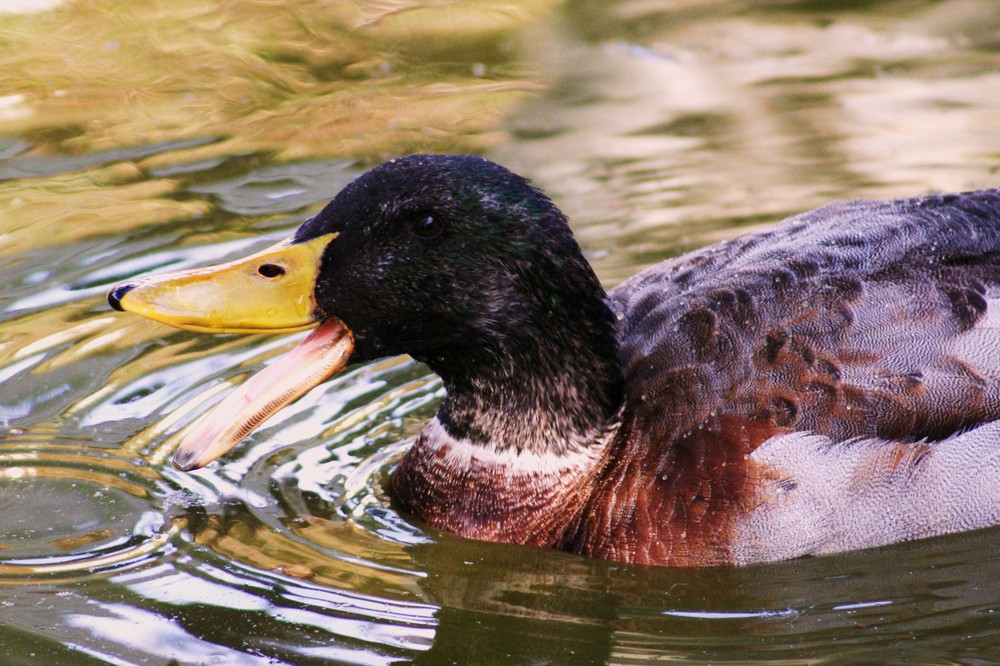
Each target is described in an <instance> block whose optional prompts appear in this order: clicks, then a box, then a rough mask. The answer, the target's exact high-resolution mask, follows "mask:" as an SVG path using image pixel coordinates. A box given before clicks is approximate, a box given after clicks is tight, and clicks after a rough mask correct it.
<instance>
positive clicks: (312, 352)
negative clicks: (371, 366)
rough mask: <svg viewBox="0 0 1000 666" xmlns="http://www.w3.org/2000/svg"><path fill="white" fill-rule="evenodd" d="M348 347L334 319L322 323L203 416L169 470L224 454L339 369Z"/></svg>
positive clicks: (188, 467)
mask: <svg viewBox="0 0 1000 666" xmlns="http://www.w3.org/2000/svg"><path fill="white" fill-rule="evenodd" d="M353 349H354V338H353V336H352V335H351V332H350V330H349V329H348V328H347V327H346V326H344V325H343V324H341V323H340V322H339V321H337V320H335V319H329V320H327V321H325V322H323V323H322V324H321V325H320V327H319V328H317V329H316V330H315V331H313V332H312V333H310V334H309V337H307V338H306V339H305V340H303V341H302V342H300V343H299V344H298V346H297V347H295V349H293V350H292V351H290V352H288V353H287V354H285V355H284V356H282V357H281V358H279V359H278V360H277V361H275V362H274V363H272V364H271V365H269V366H267V367H266V368H264V369H263V370H261V371H260V372H258V373H257V374H256V375H254V376H253V377H251V378H250V379H249V380H247V381H246V382H245V383H244V384H243V385H242V386H240V387H239V388H237V389H236V390H235V391H233V392H232V393H230V394H229V395H228V396H227V397H226V398H225V400H223V401H222V402H220V403H219V404H218V405H216V406H215V408H214V409H212V411H210V412H209V413H208V414H206V415H205V416H204V417H203V418H202V420H201V421H200V422H199V423H198V424H197V425H196V426H195V427H194V430H192V431H191V432H190V433H189V434H188V435H187V436H186V437H185V438H184V441H183V442H181V445H180V447H178V449H177V452H176V453H175V454H174V459H173V464H174V467H176V468H177V469H179V470H182V471H185V472H187V471H190V470H193V469H198V468H199V467H204V466H205V465H207V464H208V463H210V462H212V461H213V460H215V459H216V458H218V457H219V456H221V455H222V454H224V453H226V452H227V451H229V449H231V448H233V447H234V446H236V445H237V444H238V443H239V442H241V441H242V440H243V439H244V438H246V437H247V436H248V435H250V433H252V432H253V431H254V430H256V429H257V427H258V426H260V425H261V424H262V423H263V422H264V421H266V420H267V419H268V418H270V417H271V416H272V415H273V414H275V413H276V412H277V411H278V410H280V409H281V408H282V407H284V406H285V405H287V404H288V403H290V402H292V401H293V400H295V399H296V398H298V397H299V396H301V395H302V394H303V393H305V392H306V391H308V390H309V389H311V388H312V387H314V386H316V385H317V384H319V383H320V382H322V381H323V380H324V379H326V378H327V377H330V376H331V375H333V374H334V373H336V372H337V371H339V370H340V369H341V368H343V367H344V365H346V364H347V359H348V358H349V357H350V355H351V352H352V351H353Z"/></svg>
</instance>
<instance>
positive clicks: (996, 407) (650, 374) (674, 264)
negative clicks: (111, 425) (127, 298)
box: [113, 156, 1000, 566]
mask: <svg viewBox="0 0 1000 666" xmlns="http://www.w3.org/2000/svg"><path fill="white" fill-rule="evenodd" d="M424 217H426V219H428V220H433V221H434V222H435V224H438V225H439V226H440V227H441V229H443V231H442V230H441V229H437V228H434V229H430V228H429V226H428V225H427V224H425V223H424V224H423V226H421V224H422V223H421V222H420V221H421V220H423V219H424ZM414 220H417V223H416V224H414ZM428 231H431V232H433V233H426V234H425V232H428ZM411 232H412V233H411ZM323 234H327V235H330V234H335V235H334V238H336V240H335V241H330V242H329V245H328V246H326V247H325V249H324V250H323V255H322V261H321V265H320V267H319V269H318V270H319V275H318V277H317V279H316V281H315V285H316V286H315V289H314V299H315V306H316V307H315V316H316V318H317V319H327V318H329V317H334V316H335V317H337V318H338V319H339V320H341V321H343V323H344V325H346V327H347V328H349V329H350V330H351V331H352V332H353V335H354V341H355V344H356V358H357V359H358V360H366V359H369V358H376V357H379V356H384V355H389V354H398V353H410V354H411V355H413V356H414V357H416V358H418V359H420V360H422V361H424V362H426V363H427V364H428V365H429V366H430V367H431V368H432V369H433V370H434V371H435V372H437V373H438V374H440V375H441V376H442V378H443V380H444V383H445V387H446V390H447V397H446V398H445V400H444V402H443V404H442V406H441V409H440V411H439V413H438V415H437V417H435V419H434V420H433V421H431V423H429V424H428V425H427V427H426V428H425V429H424V431H423V432H422V433H421V435H420V436H419V437H418V438H417V440H416V442H415V444H414V446H413V447H412V449H411V450H410V451H409V452H408V453H407V454H406V456H405V458H404V459H403V460H402V462H401V463H400V464H399V466H398V468H397V470H396V471H395V473H394V475H393V480H392V488H393V494H394V496H395V497H396V498H397V500H398V501H399V503H400V505H401V507H402V508H403V509H404V510H406V511H408V512H409V513H411V514H412V515H414V516H415V517H416V518H417V519H419V520H421V521H423V522H425V523H427V524H429V525H432V526H434V527H437V528H440V529H443V530H447V531H450V532H454V533H456V534H460V535H464V536H468V537H472V538H478V539H487V540H494V541H505V542H514V543H523V544H533V545H539V546H547V547H554V548H561V549H566V550H570V551H573V552H577V553H581V554H586V555H592V556H597V557H602V558H606V559H612V560H620V561H627V562H637V563H646V564H661V565H686V566H694V565H711V564H747V563H751V562H761V561H769V560H776V559H783V558H788V557H795V556H799V555H805V554H819V553H830V552H836V551H841V550H848V549H854V548H864V547H871V546H877V545H883V544H887V543H892V542H895V541H901V540H906V539H913V538H919V537H924V536H931V535H935V534H943V533H947V532H954V531H959V530H964V529H972V528H976V527H983V526H987V525H992V524H996V523H1000V353H998V352H1000V314H998V313H1000V300H998V299H1000V191H984V192H977V193H969V194H964V195H955V196H949V197H928V198H924V199H913V200H906V201H896V202H890V203H878V202H851V203H844V204H835V205H831V206H827V207H825V208H822V209H819V210H817V211H814V212H812V213H808V214H805V215H802V216H799V217H796V218H792V219H790V220H787V221H785V222H784V223H781V224H779V225H777V226H775V227H773V228H772V229H771V230H769V231H766V232H763V233H758V234H753V235H749V236H745V237H743V238H740V239H737V240H735V241H731V242H728V243H722V244H719V245H716V246H713V247H711V248H708V249H705V250H701V251H698V252H695V253H692V254H689V255H686V256H683V257H680V258H677V259H674V260H671V261H668V262H665V263H663V264H660V265H658V266H654V267H652V268H650V269H647V270H646V271H643V272H642V273H640V274H638V275H636V276H635V277H633V278H632V279H630V280H628V281H627V282H625V283H624V284H622V285H619V286H618V287H616V288H615V289H613V290H612V291H611V292H610V293H608V294H607V295H605V294H604V292H603V291H602V290H601V288H600V285H599V283H598V282H597V280H596V278H595V277H594V275H593V272H592V271H591V269H590V268H589V266H588V265H587V264H586V262H585V261H584V260H583V258H582V255H581V254H580V252H579V249H578V248H577V246H576V244H575V242H574V241H573V240H572V237H571V235H570V233H569V230H568V227H567V226H566V224H565V220H564V219H563V217H562V215H561V214H560V213H559V212H558V210H556V209H555V207H554V206H552V204H551V203H550V202H549V201H548V200H547V199H546V198H545V197H544V196H542V195H541V194H540V193H538V192H536V191H535V190H533V189H531V188H530V187H529V186H528V185H527V184H526V183H525V182H524V181H523V180H521V179H520V178H518V177H516V176H514V175H513V174H510V173H509V172H507V171H506V170H503V169H502V168H500V167H497V166H496V165H492V164H490V163H489V162H486V161H485V160H479V159H477V158H471V157H455V156H415V157H411V158H405V159H403V160H397V161H394V162H391V163H388V164H386V165H383V166H382V167H379V168H378V169H375V170H373V171H372V172H369V173H368V174H366V175H365V176H363V177H362V178H360V179H358V181H355V183H353V184H352V185H350V186H348V188H346V189H345V190H344V192H342V193H341V194H340V195H338V196H337V198H336V199H334V201H333V202H332V203H331V204H330V205H329V206H328V207H327V208H326V209H325V210H324V211H323V212H322V213H321V214H320V215H319V216H317V217H316V218H314V219H313V220H310V221H309V222H307V223H306V224H304V225H303V226H302V227H301V228H300V229H299V231H298V232H296V235H295V236H294V237H293V239H292V244H293V245H295V244H306V243H311V242H313V239H317V238H320V237H325V236H323ZM131 289H132V286H131V285H130V286H128V289H125V291H122V292H121V293H118V291H119V290H116V293H118V295H117V297H115V298H113V302H115V303H117V302H120V301H121V298H122V297H123V296H124V295H125V293H127V291H129V290H131ZM191 466H193V465H191Z"/></svg>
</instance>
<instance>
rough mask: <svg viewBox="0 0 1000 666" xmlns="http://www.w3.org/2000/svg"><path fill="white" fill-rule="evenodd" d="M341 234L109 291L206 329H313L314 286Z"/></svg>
mask: <svg viewBox="0 0 1000 666" xmlns="http://www.w3.org/2000/svg"><path fill="white" fill-rule="evenodd" d="M336 236H337V234H335V233H334V234H327V235H325V236H320V237H318V238H314V239H313V240H310V241H306V242H304V243H292V242H291V239H289V240H285V241H282V242H281V243H278V244H277V245H273V246H271V247H269V248H267V249H266V250H262V251H260V252H258V253H256V254H252V255H250V256H249V257H245V258H243V259H237V260H236V261H231V262H229V263H227V264H220V265H218V266H209V267H207V268H195V269H193V270H189V271H179V272H176V273H164V274H162V275H152V276H149V277H144V278H139V279H138V280H133V281H132V282H127V283H124V284H121V285H118V286H117V287H115V288H114V289H113V290H112V291H111V293H110V294H109V295H108V300H109V301H110V303H111V306H112V307H113V308H115V309H116V310H124V311H128V312H134V313H135V314H138V315H142V316H143V317H148V318H149V319H153V320H155V321H158V322H162V323H164V324H167V325H169V326H174V327H176V328H183V329H184V330H187V331H199V332H204V333H290V332H292V331H301V330H304V329H307V328H312V327H313V326H315V325H316V320H315V319H314V317H313V310H314V308H315V303H314V302H313V297H312V292H313V286H314V285H315V284H316V275H317V273H318V272H319V263H320V259H321V257H322V255H323V250H324V249H325V248H326V246H327V245H328V244H329V243H330V241H332V240H333V239H334V238H336Z"/></svg>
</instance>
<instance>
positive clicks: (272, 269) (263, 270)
mask: <svg viewBox="0 0 1000 666" xmlns="http://www.w3.org/2000/svg"><path fill="white" fill-rule="evenodd" d="M284 274H285V269H284V268H283V267H281V266H279V265H278V264H261V265H260V266H258V267H257V275H259V276H261V277H263V278H267V279H268V280H273V279H274V278H276V277H281V276H282V275H284Z"/></svg>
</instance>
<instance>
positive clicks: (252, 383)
mask: <svg viewBox="0 0 1000 666" xmlns="http://www.w3.org/2000/svg"><path fill="white" fill-rule="evenodd" d="M336 237H337V234H335V233H333V234H327V235H325V236H320V237H319V238H315V239H313V240H309V241H305V242H302V243H293V242H292V241H291V240H287V241H284V242H282V243H279V244H277V245H275V246H273V247H270V248H268V249H266V250H263V251H262V252H258V253H256V254H253V255H251V256H249V257H246V258H245V259H240V260H237V261H232V262H229V263H226V264H221V265H219V266H212V267H208V268H198V269H194V270H190V271H181V272H176V273H168V274H164V275H158V276H151V277H147V278H141V279H139V280H135V281H132V282H128V283H124V284H121V285H118V286H117V287H115V288H114V289H113V290H112V291H111V293H110V294H109V295H108V301H109V302H110V303H111V306H112V307H114V308H115V309H116V310H122V311H129V312H134V313H136V314H140V315H142V316H144V317H148V318H150V319H153V320H156V321H159V322H162V323H164V324H169V325H171V326H175V327H177V328H183V329H186V330H190V331H203V332H212V333H281V332H290V331H300V330H303V329H306V328H311V327H313V326H316V325H317V324H319V327H318V328H317V329H316V330H315V331H313V332H312V333H310V334H309V336H308V337H306V338H305V339H304V340H303V341H302V342H300V343H299V344H298V346H296V347H295V348H294V349H293V350H292V351H291V352H289V353H288V354H286V355H285V356H282V357H281V358H279V359H278V360H277V361H275V362H274V363H272V364H271V365H269V366H268V367H267V368H265V369H264V370H262V371H260V372H259V373H257V374H256V375H254V376H253V377H251V378H250V379H249V380H247V381H246V382H245V383H244V384H243V385H242V386H240V387H239V388H237V389H236V390H235V391H233V392H232V393H231V394H230V395H228V396H227V397H226V398H225V399H224V400H223V401H222V402H221V403H219V404H218V405H216V406H215V408H213V409H212V410H211V411H210V412H209V413H208V414H206V415H205V416H204V417H202V419H201V420H200V421H199V422H198V423H197V424H196V425H195V426H194V428H193V429H192V430H191V431H190V432H189V433H188V434H187V435H185V437H184V440H183V441H182V442H181V444H180V446H179V447H178V449H177V452H176V453H175V454H174V460H173V463H174V466H175V467H177V468H178V469H181V470H184V471H189V470H193V469H198V468H199V467H203V466H205V465H207V464H208V463H210V462H212V461H213V460H215V459H216V458H218V457H219V456H221V455H223V454H224V453H226V452H227V451H229V450H230V449H232V448H233V447H234V446H236V445H237V444H238V443H239V442H240V441H242V440H243V439H244V438H246V437H247V436H248V435H250V433H252V432H253V431H254V430H256V429H257V428H258V427H259V426H260V425H261V424H262V423H264V422H265V421H266V420H267V419H268V418H270V417H271V416H273V415H274V414H275V413H277V412H278V411H279V410H280V409H281V408H282V407H284V406H285V405H287V404H289V403H291V402H292V401H294V400H295V399H297V398H298V397H299V396H301V395H302V394H304V393H305V392H307V391H309V390H310V389H311V388H313V387H314V386H316V385H317V384H319V383H321V382H322V381H324V380H325V379H327V378H328V377H330V376H331V375H333V374H335V373H336V372H339V371H340V370H341V369H343V368H344V366H346V365H347V361H348V359H349V358H350V355H351V352H352V351H353V350H354V337H353V335H352V334H351V331H350V330H349V329H348V328H347V327H346V326H344V324H343V323H342V322H340V321H338V320H336V319H327V320H325V321H323V322H321V323H320V322H318V321H317V320H316V315H315V310H316V306H315V302H314V300H313V290H314V287H315V284H316V278H317V275H318V273H319V267H320V261H321V258H322V255H323V250H324V249H325V248H326V246H327V245H328V244H329V243H330V242H331V241H332V240H334V239H335V238H336Z"/></svg>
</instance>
